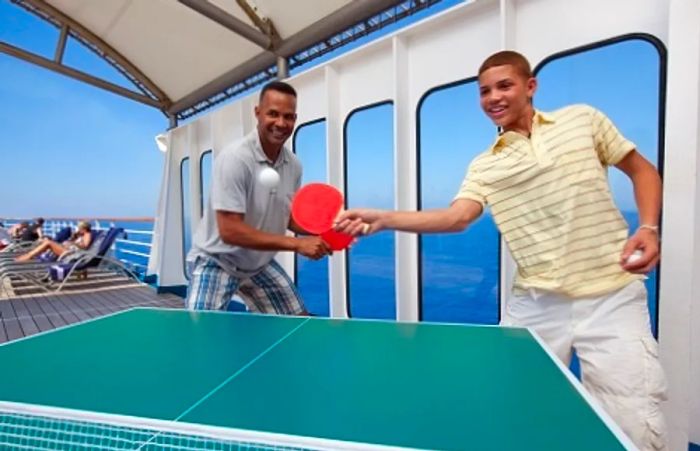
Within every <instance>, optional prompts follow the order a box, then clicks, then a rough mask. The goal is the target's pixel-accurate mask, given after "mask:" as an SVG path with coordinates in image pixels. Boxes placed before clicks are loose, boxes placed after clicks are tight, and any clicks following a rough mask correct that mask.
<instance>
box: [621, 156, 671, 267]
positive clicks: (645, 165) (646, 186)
mask: <svg viewBox="0 0 700 451" xmlns="http://www.w3.org/2000/svg"><path fill="white" fill-rule="evenodd" d="M615 166H616V167H617V168H618V169H620V170H621V171H622V172H624V173H625V174H627V176H628V177H629V178H630V179H631V180H632V185H633V186H634V197H635V201H636V203H637V209H638V210H639V224H640V227H639V229H637V231H636V232H635V233H634V234H633V235H632V236H631V237H630V239H629V240H628V241H627V243H626V244H625V248H624V250H623V252H622V256H621V261H622V266H623V267H624V268H625V269H626V270H628V271H630V272H634V273H640V274H643V273H647V272H649V271H651V270H652V269H653V268H654V266H656V263H657V262H658V261H659V234H658V229H657V227H658V225H659V213H660V211H661V177H659V173H658V171H657V170H656V168H655V167H654V166H653V165H652V164H651V163H649V161H647V160H646V159H645V158H644V157H643V156H642V155H641V154H640V153H639V152H637V151H636V150H632V151H631V152H629V153H628V154H627V155H626V156H625V157H624V158H623V159H622V160H620V162H619V163H617V164H616V165H615ZM636 249H640V250H642V251H643V255H642V257H641V258H640V259H639V260H637V261H635V262H634V263H629V264H627V263H626V261H627V258H628V257H629V256H630V255H631V254H632V252H634V251H635V250H636Z"/></svg>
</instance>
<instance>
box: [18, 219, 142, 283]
mask: <svg viewBox="0 0 700 451" xmlns="http://www.w3.org/2000/svg"><path fill="white" fill-rule="evenodd" d="M123 234H124V229H122V228H119V227H116V228H111V229H109V230H107V231H106V232H105V233H104V234H103V235H101V236H99V237H97V238H95V243H94V244H93V245H92V247H91V248H90V249H89V250H87V251H77V252H74V253H71V254H69V255H68V257H67V258H59V260H58V261H57V262H55V263H53V264H50V266H49V267H48V270H47V269H44V270H43V271H21V272H14V273H12V274H8V275H7V276H8V277H15V278H17V279H19V280H21V281H23V282H28V283H30V284H32V285H33V286H36V287H40V288H42V289H44V290H46V291H60V290H61V289H62V288H63V287H64V285H65V284H66V283H67V282H68V280H69V279H70V278H71V276H74V275H75V276H78V278H87V272H88V270H89V269H94V268H97V267H98V266H100V267H105V266H109V267H112V268H114V269H116V270H117V271H119V272H121V273H124V274H125V275H127V277H129V278H131V279H133V280H138V276H137V275H136V274H134V273H133V272H132V271H131V270H129V269H128V268H127V267H126V266H125V265H124V264H123V263H122V262H120V261H119V260H116V259H114V258H112V257H110V256H109V255H108V254H109V250H110V249H111V248H112V246H113V245H114V242H115V241H116V239H117V238H118V237H119V236H120V235H123Z"/></svg>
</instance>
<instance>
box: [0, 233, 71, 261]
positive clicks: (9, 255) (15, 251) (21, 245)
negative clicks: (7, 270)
mask: <svg viewBox="0 0 700 451" xmlns="http://www.w3.org/2000/svg"><path fill="white" fill-rule="evenodd" d="M0 238H1V237H0ZM72 238H73V228H72V227H69V226H67V227H63V228H61V229H59V231H58V232H56V235H54V237H53V238H51V240H52V241H54V242H56V243H63V242H65V241H67V240H69V239H72ZM39 244H41V243H39ZM32 246H36V242H33V241H29V242H27V241H18V242H14V243H12V244H10V245H9V246H7V247H6V248H5V249H3V250H2V251H0V264H1V263H3V262H5V261H8V260H14V259H15V257H18V256H20V255H22V254H23V253H26V252H27V251H28V250H29V249H31V248H32ZM42 256H43V254H42ZM40 257H41V256H40ZM55 257H57V256H55ZM53 260H56V258H53Z"/></svg>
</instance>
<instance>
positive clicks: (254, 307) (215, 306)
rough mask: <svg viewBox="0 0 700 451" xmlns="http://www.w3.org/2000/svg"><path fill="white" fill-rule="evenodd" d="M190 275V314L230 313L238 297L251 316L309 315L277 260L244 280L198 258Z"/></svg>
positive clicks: (212, 262) (211, 261)
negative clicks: (257, 314)
mask: <svg viewBox="0 0 700 451" xmlns="http://www.w3.org/2000/svg"><path fill="white" fill-rule="evenodd" d="M190 273H191V274H190V286H189V292H188V294H187V299H186V300H185V307H186V308H187V309H188V310H227V309H228V306H229V303H230V302H231V301H232V300H233V296H234V295H236V294H237V295H239V296H240V297H241V299H243V301H244V302H245V305H246V307H247V309H248V311H251V312H259V313H276V314H278V315H298V314H300V313H303V312H305V311H306V308H305V307H304V303H303V302H302V300H301V297H300V296H299V292H298V291H297V289H296V287H295V286H294V283H293V282H292V280H291V279H290V278H289V276H288V275H287V273H286V272H285V271H284V269H282V267H281V266H280V265H279V263H277V262H276V261H275V260H271V261H270V263H268V264H267V265H266V266H265V268H264V269H263V270H262V271H260V272H259V273H257V274H256V275H254V276H252V277H245V278H242V277H235V276H232V275H231V274H229V273H227V272H226V271H224V270H223V269H222V268H221V267H220V266H219V265H218V264H217V263H216V262H215V261H214V260H212V259H210V258H206V257H197V259H196V260H195V261H194V264H193V265H192V270H191V271H190ZM234 302H235V301H234Z"/></svg>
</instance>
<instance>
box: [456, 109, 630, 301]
mask: <svg viewBox="0 0 700 451" xmlns="http://www.w3.org/2000/svg"><path fill="white" fill-rule="evenodd" d="M634 148H635V146H634V144H633V143H632V142H630V141H628V140H626V139H625V138H624V137H623V136H622V135H621V134H620V133H619V132H618V130H617V129H616V128H615V126H614V125H613V123H612V122H611V121H610V120H609V119H608V118H607V117H606V116H605V115H604V114H603V113H601V112H600V111H598V110H596V109H594V108H592V107H590V106H587V105H573V106H569V107H566V108H562V109H560V110H557V111H555V112H552V113H544V112H540V111H536V112H535V116H534V120H533V124H532V132H531V134H530V138H527V137H526V136H523V135H521V134H519V133H516V132H506V133H503V134H501V135H499V136H498V138H497V139H496V142H495V143H494V144H493V145H492V146H491V147H490V148H489V149H488V150H487V151H486V152H484V153H482V154H481V155H479V156H478V157H476V158H475V159H474V161H472V163H471V164H470V165H469V169H468V171H467V175H466V177H465V179H464V181H463V183H462V186H461V188H460V190H459V193H458V194H457V196H456V198H455V199H472V200H474V201H477V202H479V203H481V205H482V206H486V205H489V206H490V207H491V212H492V214H493V217H494V220H495V222H496V224H497V226H498V229H499V230H500V232H501V234H502V235H503V237H504V239H505V241H506V243H507V244H508V247H509V249H510V251H511V253H512V255H513V257H514V258H515V261H516V263H517V264H518V271H517V274H516V277H515V282H514V290H515V291H516V292H518V291H522V290H525V289H528V288H539V289H543V290H547V291H554V292H557V293H561V294H565V295H568V296H572V297H580V296H590V295H597V294H602V293H606V292H610V291H613V290H615V289H617V288H620V287H622V286H624V285H626V284H628V283H630V282H631V281H633V280H635V279H639V278H641V276H639V275H635V274H632V273H629V272H627V271H625V270H624V269H622V267H621V266H620V254H621V253H622V248H623V246H624V244H625V242H626V240H627V235H628V225H627V223H626V222H625V220H624V218H623V217H622V214H621V213H620V211H619V210H618V209H617V207H616V206H615V204H614V202H613V199H612V194H611V193H610V187H609V185H608V179H607V167H608V166H610V165H615V164H617V163H618V162H620V160H622V159H623V158H624V157H625V155H627V153H628V152H630V151H631V150H633V149H634Z"/></svg>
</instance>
